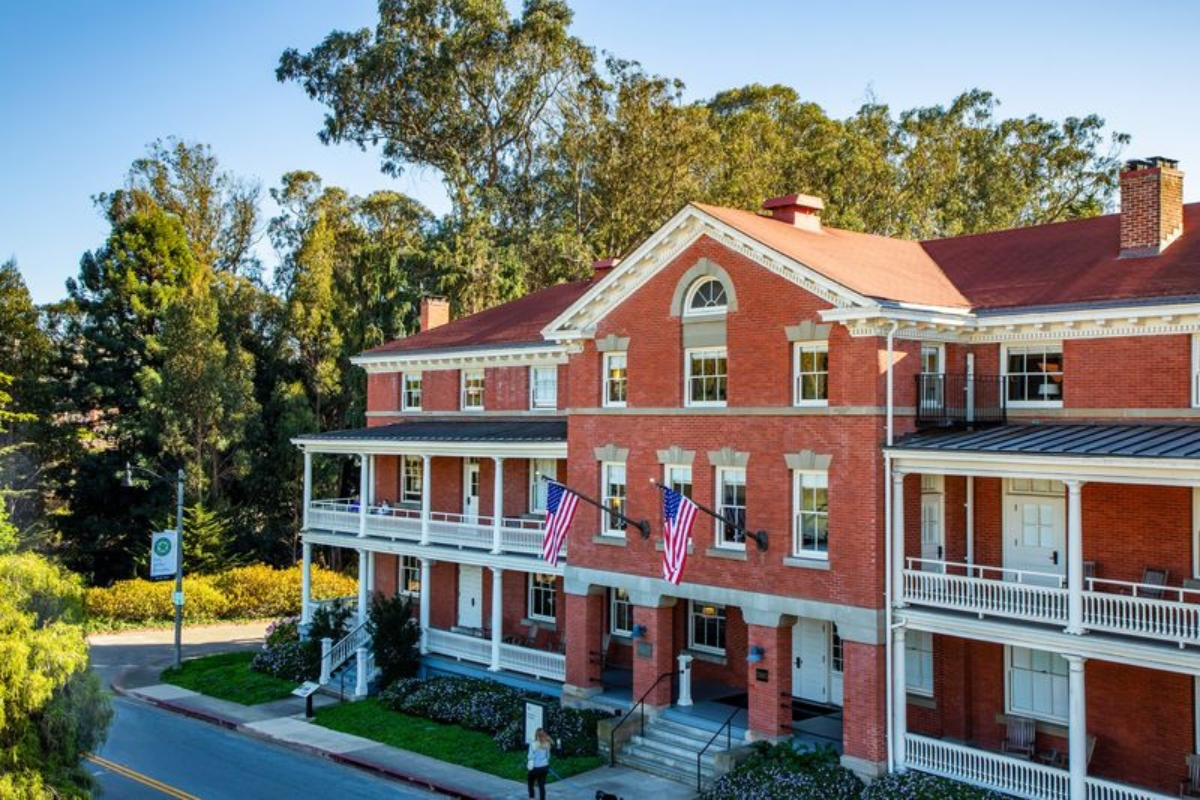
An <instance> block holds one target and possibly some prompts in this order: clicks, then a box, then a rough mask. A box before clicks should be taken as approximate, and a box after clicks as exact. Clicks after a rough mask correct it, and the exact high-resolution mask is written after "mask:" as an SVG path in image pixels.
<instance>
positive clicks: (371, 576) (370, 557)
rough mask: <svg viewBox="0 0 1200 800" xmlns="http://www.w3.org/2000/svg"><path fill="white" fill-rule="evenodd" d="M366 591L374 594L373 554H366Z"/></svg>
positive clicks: (370, 552) (371, 552)
mask: <svg viewBox="0 0 1200 800" xmlns="http://www.w3.org/2000/svg"><path fill="white" fill-rule="evenodd" d="M367 591H368V592H369V593H370V594H375V552H374V551H373V550H372V551H369V552H368V553H367Z"/></svg>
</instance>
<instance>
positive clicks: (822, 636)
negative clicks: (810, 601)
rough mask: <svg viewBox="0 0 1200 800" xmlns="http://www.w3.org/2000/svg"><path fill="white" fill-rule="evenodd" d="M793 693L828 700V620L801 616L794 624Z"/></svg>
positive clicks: (803, 697)
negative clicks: (802, 617) (823, 620)
mask: <svg viewBox="0 0 1200 800" xmlns="http://www.w3.org/2000/svg"><path fill="white" fill-rule="evenodd" d="M792 694H794V695H795V696H796V697H799V698H800V699H801V700H811V701H813V702H814V703H828V702H829V623H828V622H822V621H821V620H816V619H801V620H800V621H798V622H797V623H796V624H795V625H793V626H792Z"/></svg>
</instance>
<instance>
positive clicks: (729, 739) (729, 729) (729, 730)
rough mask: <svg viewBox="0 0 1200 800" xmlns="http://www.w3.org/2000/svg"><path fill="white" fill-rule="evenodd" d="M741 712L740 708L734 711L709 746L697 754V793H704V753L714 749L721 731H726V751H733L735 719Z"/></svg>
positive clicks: (710, 740)
mask: <svg viewBox="0 0 1200 800" xmlns="http://www.w3.org/2000/svg"><path fill="white" fill-rule="evenodd" d="M739 711H741V709H740V708H735V709H734V710H733V713H732V714H730V715H729V716H728V717H726V718H725V724H723V725H722V726H721V727H719V728H717V732H716V733H714V734H713V735H712V738H711V739H709V740H708V744H706V745H704V749H703V750H701V751H700V752H699V753H696V791H697V792H702V791H704V785H703V783H702V781H701V779H700V759H701V758H703V756H704V753H705V752H706V751H707V750H708V748H710V747H712V743H713V742H715V741H716V740H717V737H718V736H720V735H721V731H725V749H726V750H729V749H732V747H733V718H734V717H736V716H737V715H738V712H739Z"/></svg>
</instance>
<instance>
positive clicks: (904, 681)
mask: <svg viewBox="0 0 1200 800" xmlns="http://www.w3.org/2000/svg"><path fill="white" fill-rule="evenodd" d="M904 633H905V628H904V626H903V625H900V626H897V627H895V628H893V629H892V736H893V737H894V738H893V741H892V758H893V760H894V761H895V768H896V772H905V771H906V767H905V761H907V759H908V757H907V755H906V753H905V741H904V737H905V736H906V735H907V733H908V678H907V677H906V675H905V673H904V667H905V652H904Z"/></svg>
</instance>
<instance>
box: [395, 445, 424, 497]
mask: <svg viewBox="0 0 1200 800" xmlns="http://www.w3.org/2000/svg"><path fill="white" fill-rule="evenodd" d="M400 466H401V472H402V473H403V474H402V475H401V477H400V499H401V500H402V501H403V502H405V503H420V502H421V483H422V481H423V475H424V472H425V460H424V459H423V458H421V457H420V456H404V460H403V462H402V463H401V465H400Z"/></svg>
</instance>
